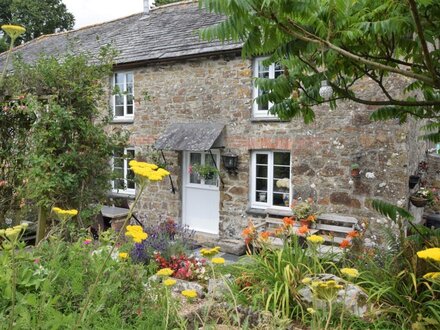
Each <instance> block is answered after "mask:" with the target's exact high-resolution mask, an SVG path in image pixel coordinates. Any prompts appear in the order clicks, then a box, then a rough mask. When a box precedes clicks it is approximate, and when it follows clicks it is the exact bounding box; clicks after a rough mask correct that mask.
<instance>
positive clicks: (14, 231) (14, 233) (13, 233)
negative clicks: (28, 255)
mask: <svg viewBox="0 0 440 330" xmlns="http://www.w3.org/2000/svg"><path fill="white" fill-rule="evenodd" d="M16 227H18V226H16ZM20 233H21V228H15V227H14V228H7V229H6V230H5V236H6V238H7V239H9V240H10V241H11V242H14V241H16V240H17V238H18V236H19V235H20Z"/></svg>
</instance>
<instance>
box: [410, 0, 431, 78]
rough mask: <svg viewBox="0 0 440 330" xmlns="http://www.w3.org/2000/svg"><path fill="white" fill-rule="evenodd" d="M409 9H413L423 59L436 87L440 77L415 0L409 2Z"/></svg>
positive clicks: (412, 13)
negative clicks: (439, 76)
mask: <svg viewBox="0 0 440 330" xmlns="http://www.w3.org/2000/svg"><path fill="white" fill-rule="evenodd" d="M408 2H409V7H410V8H411V15H412V17H413V19H414V23H415V24H416V30H417V35H418V36H419V40H420V44H421V45H422V51H423V57H424V58H425V64H426V67H427V68H428V70H429V72H430V73H431V75H432V79H433V81H434V85H437V84H438V77H437V74H436V72H435V69H434V66H433V65H432V60H431V54H430V53H429V49H428V45H427V43H426V39H425V35H424V34H423V28H422V24H421V23H420V18H419V12H418V10H417V5H416V3H415V2H414V0H408Z"/></svg>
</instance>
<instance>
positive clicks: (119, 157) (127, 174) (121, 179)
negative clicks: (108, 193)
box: [111, 148, 136, 195]
mask: <svg viewBox="0 0 440 330" xmlns="http://www.w3.org/2000/svg"><path fill="white" fill-rule="evenodd" d="M133 159H134V149H133V148H118V149H116V150H115V151H114V152H113V157H112V162H111V163H112V172H113V181H112V188H113V189H112V190H113V192H114V193H122V194H128V195H134V194H135V192H136V191H135V188H136V187H135V182H134V173H133V171H132V170H131V169H130V167H129V166H128V163H130V161H131V160H133Z"/></svg>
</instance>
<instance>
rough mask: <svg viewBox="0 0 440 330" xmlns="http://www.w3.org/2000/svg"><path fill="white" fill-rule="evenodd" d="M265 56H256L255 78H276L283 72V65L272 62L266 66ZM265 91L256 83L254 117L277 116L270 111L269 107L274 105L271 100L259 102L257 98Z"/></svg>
mask: <svg viewBox="0 0 440 330" xmlns="http://www.w3.org/2000/svg"><path fill="white" fill-rule="evenodd" d="M264 60H265V58H256V59H255V60H254V78H266V79H276V78H277V77H279V76H280V75H282V74H283V72H284V71H283V69H282V67H281V65H279V64H276V63H272V64H271V65H269V66H265V65H264V64H263V61H264ZM263 93H265V92H264V91H262V90H261V89H260V88H258V87H257V86H255V85H254V89H253V99H254V103H253V116H254V118H275V116H274V115H272V114H270V113H269V109H270V108H271V107H272V105H273V104H272V103H271V102H267V103H265V104H258V103H257V101H256V100H255V98H256V97H258V96H260V95H262V94H263Z"/></svg>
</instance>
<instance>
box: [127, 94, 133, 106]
mask: <svg viewBox="0 0 440 330" xmlns="http://www.w3.org/2000/svg"><path fill="white" fill-rule="evenodd" d="M127 105H133V95H127Z"/></svg>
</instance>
